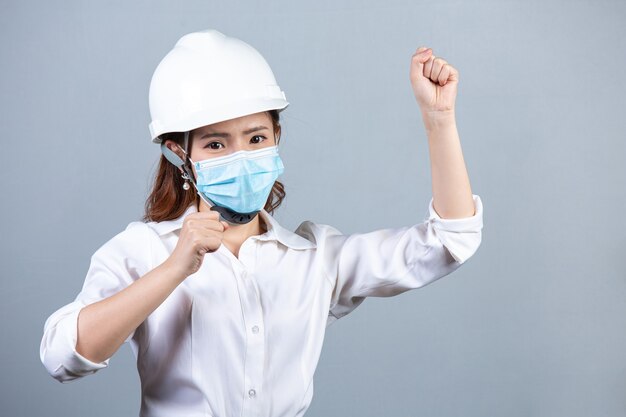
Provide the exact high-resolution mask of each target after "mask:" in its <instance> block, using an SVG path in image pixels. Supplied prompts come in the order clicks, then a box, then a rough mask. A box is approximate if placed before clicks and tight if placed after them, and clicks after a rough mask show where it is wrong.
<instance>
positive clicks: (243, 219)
mask: <svg viewBox="0 0 626 417" xmlns="http://www.w3.org/2000/svg"><path fill="white" fill-rule="evenodd" d="M188 143H189V132H185V149H188V148H187V144H188ZM185 149H183V152H184V153H185V155H186V154H187V152H186V151H185ZM161 153H162V154H163V156H165V158H166V159H167V160H168V161H169V162H171V163H172V164H173V165H174V166H175V167H177V168H178V169H180V170H181V171H182V172H183V174H182V175H183V178H184V179H186V180H188V181H190V182H191V183H192V184H193V186H194V188H195V189H196V192H197V193H198V195H199V196H200V198H201V199H202V201H204V202H205V203H206V204H207V205H208V206H209V207H211V210H213V211H217V212H218V213H219V214H220V216H221V217H222V218H223V219H224V220H225V221H227V222H228V223H231V224H246V223H250V222H251V221H252V220H253V219H254V217H255V216H256V215H257V214H258V213H259V212H258V211H252V212H250V213H238V212H236V211H233V210H231V209H229V208H228V207H222V206H218V205H217V204H215V203H213V202H212V201H211V200H209V199H208V198H206V196H205V195H204V194H202V193H201V192H200V190H199V189H198V186H197V184H196V180H195V178H194V176H193V171H192V170H191V168H190V167H188V166H187V165H186V164H185V162H184V161H183V160H182V159H180V157H179V156H178V155H176V153H174V152H173V151H172V150H171V149H169V148H168V147H167V146H166V145H165V142H164V141H162V142H161Z"/></svg>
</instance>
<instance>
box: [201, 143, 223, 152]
mask: <svg viewBox="0 0 626 417" xmlns="http://www.w3.org/2000/svg"><path fill="white" fill-rule="evenodd" d="M223 147H224V145H223V144H222V143H221V142H209V143H207V145H206V146H205V148H209V149H211V150H214V151H217V150H219V149H222V148H223Z"/></svg>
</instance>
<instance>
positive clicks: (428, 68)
mask: <svg viewBox="0 0 626 417" xmlns="http://www.w3.org/2000/svg"><path fill="white" fill-rule="evenodd" d="M434 61H435V56H434V55H432V56H431V57H430V59H429V60H428V61H426V62H425V63H424V77H426V78H430V74H431V73H432V70H433V62H434Z"/></svg>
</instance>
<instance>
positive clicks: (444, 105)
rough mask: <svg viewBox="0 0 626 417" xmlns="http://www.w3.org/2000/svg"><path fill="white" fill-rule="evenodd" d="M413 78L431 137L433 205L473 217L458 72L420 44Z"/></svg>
mask: <svg viewBox="0 0 626 417" xmlns="http://www.w3.org/2000/svg"><path fill="white" fill-rule="evenodd" d="M410 79H411V85H412V87H413V93H414V94H415V98H416V100H417V102H418V104H419V106H420V110H421V113H422V120H423V121H424V127H425V128H426V134H427V136H428V145H429V150H430V164H431V173H432V188H433V206H434V208H435V210H436V212H437V214H438V215H439V216H440V217H441V218H444V219H458V218H465V217H470V216H473V215H474V213H475V207H474V201H473V199H472V189H471V187H470V181H469V176H468V174H467V169H466V167H465V161H464V160H463V152H462V150H461V141H460V139H459V133H458V131H457V128H456V118H455V99H456V94H457V86H458V82H459V73H458V71H457V70H456V69H455V68H454V67H452V66H451V65H450V64H448V63H447V62H446V61H445V60H444V59H442V58H440V57H435V56H434V55H433V52H432V49H430V48H425V47H420V48H418V49H417V51H416V53H415V54H414V55H413V58H412V60H411V70H410Z"/></svg>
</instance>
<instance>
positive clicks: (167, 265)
mask: <svg viewBox="0 0 626 417" xmlns="http://www.w3.org/2000/svg"><path fill="white" fill-rule="evenodd" d="M158 268H159V269H160V270H161V272H162V273H163V275H164V276H166V277H167V278H168V279H171V280H174V281H176V282H177V283H181V282H183V281H184V280H185V279H186V278H187V277H188V276H189V274H187V273H186V271H184V270H182V269H181V268H180V267H177V266H176V262H173V261H172V258H171V257H170V258H168V259H166V260H165V261H164V262H163V263H162V264H161V265H159V266H158Z"/></svg>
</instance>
